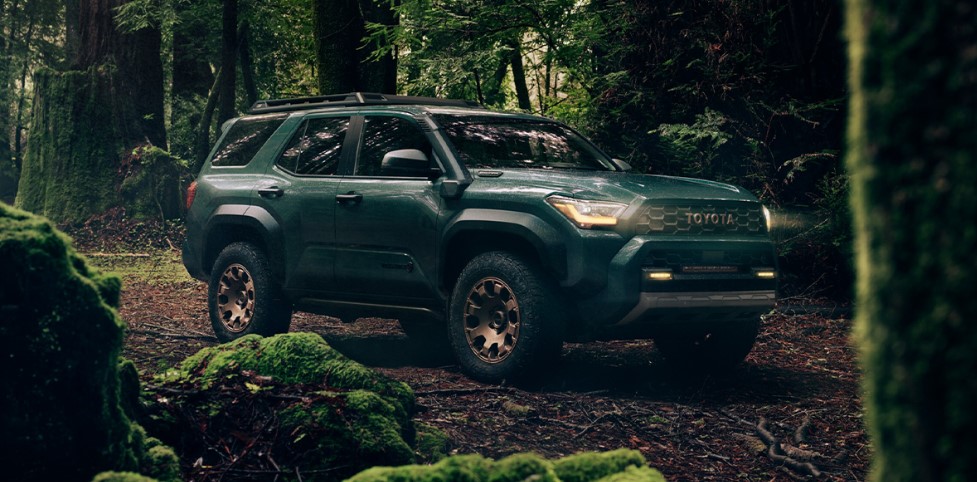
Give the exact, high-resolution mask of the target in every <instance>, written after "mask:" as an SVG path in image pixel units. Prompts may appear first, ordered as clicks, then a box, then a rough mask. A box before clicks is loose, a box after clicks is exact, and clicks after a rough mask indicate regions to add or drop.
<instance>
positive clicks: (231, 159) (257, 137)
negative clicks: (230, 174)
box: [210, 114, 288, 167]
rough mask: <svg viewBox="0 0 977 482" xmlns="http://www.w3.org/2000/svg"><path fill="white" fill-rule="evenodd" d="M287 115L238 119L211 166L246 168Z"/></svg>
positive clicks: (222, 142)
mask: <svg viewBox="0 0 977 482" xmlns="http://www.w3.org/2000/svg"><path fill="white" fill-rule="evenodd" d="M286 117H288V116H287V115H285V114H276V115H264V116H256V117H245V118H241V119H238V121H237V122H235V123H234V124H233V125H231V130H230V131H229V132H228V133H227V135H225V136H224V139H223V140H221V143H220V145H219V146H218V147H217V151H215V152H214V157H213V158H211V160H210V164H211V165H212V166H218V167H231V166H244V165H246V164H247V163H249V162H251V158H253V157H254V155H255V154H257V153H258V149H261V146H263V145H264V144H265V141H267V140H268V138H269V137H271V135H272V134H273V133H274V132H275V130H276V129H278V127H279V126H281V125H282V122H284V121H285V118H286Z"/></svg>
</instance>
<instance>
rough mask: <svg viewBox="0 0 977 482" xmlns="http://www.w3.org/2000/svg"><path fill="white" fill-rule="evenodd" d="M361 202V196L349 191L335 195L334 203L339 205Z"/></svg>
mask: <svg viewBox="0 0 977 482" xmlns="http://www.w3.org/2000/svg"><path fill="white" fill-rule="evenodd" d="M362 200H363V195H362V194H360V193H358V192H353V191H350V192H348V193H346V194H337V195H336V202H338V203H340V204H348V203H354V204H355V203H358V202H360V201H362Z"/></svg>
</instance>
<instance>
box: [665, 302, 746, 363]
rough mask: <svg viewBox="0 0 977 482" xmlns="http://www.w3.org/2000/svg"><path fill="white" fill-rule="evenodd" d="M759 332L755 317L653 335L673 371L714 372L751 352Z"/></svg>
mask: <svg viewBox="0 0 977 482" xmlns="http://www.w3.org/2000/svg"><path fill="white" fill-rule="evenodd" d="M759 330H760V317H759V315H758V316H757V319H756V321H739V322H731V323H724V324H721V325H716V326H713V327H710V328H708V329H702V330H695V331H685V330H678V329H676V330H672V331H667V332H663V333H660V334H658V335H656V336H655V337H654V340H655V346H656V347H657V348H658V351H659V352H661V354H662V355H663V356H664V357H665V361H666V362H667V363H668V364H669V365H670V366H671V367H672V368H675V369H678V370H680V371H685V372H698V373H714V372H722V371H727V370H731V369H733V368H734V367H736V366H737V365H739V364H740V363H741V362H742V361H743V360H744V359H745V358H746V356H747V355H749V354H750V350H752V349H753V344H754V342H756V337H757V334H758V333H759Z"/></svg>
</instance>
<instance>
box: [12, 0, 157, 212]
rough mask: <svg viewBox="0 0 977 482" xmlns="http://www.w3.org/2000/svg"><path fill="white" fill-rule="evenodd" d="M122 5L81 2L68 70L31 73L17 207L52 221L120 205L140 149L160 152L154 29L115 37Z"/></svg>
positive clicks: (111, 0)
mask: <svg viewBox="0 0 977 482" xmlns="http://www.w3.org/2000/svg"><path fill="white" fill-rule="evenodd" d="M124 3H126V0H84V1H82V2H81V3H80V4H79V8H78V12H77V13H78V15H77V19H78V28H77V31H78V35H77V40H78V45H76V46H72V47H71V48H70V49H69V50H70V51H72V52H74V53H75V57H74V58H73V59H69V61H70V62H69V63H70V65H71V70H67V71H56V70H51V69H46V70H41V71H38V72H37V73H36V74H35V76H34V88H35V90H34V101H33V104H34V115H33V117H32V120H31V128H30V131H29V138H28V146H29V148H28V151H27V155H26V157H25V159H24V164H23V169H22V172H21V177H20V183H19V188H18V193H17V201H16V202H17V204H18V205H19V206H21V207H23V208H25V209H27V210H30V211H33V212H36V213H40V214H43V215H45V216H48V217H50V218H52V219H53V220H55V221H59V222H64V221H78V220H81V219H84V218H86V217H88V216H90V215H92V214H96V213H100V212H103V211H105V210H106V209H109V208H111V207H116V206H123V205H124V204H125V203H124V199H123V194H122V185H123V181H124V180H125V177H126V176H129V175H132V174H134V173H135V172H136V171H139V170H140V169H139V168H137V167H136V165H135V164H136V163H135V162H134V161H135V159H134V158H133V157H132V156H130V155H129V153H131V152H132V151H133V149H134V148H135V147H137V146H140V145H145V144H153V145H156V146H160V147H165V146H166V131H165V127H164V119H163V69H162V61H161V59H160V44H161V40H160V39H161V35H160V31H159V29H158V28H154V27H151V26H144V27H142V28H139V29H137V30H135V31H123V30H122V29H120V28H119V27H118V25H117V23H116V19H115V13H116V12H117V11H118V9H119V7H120V6H122V5H123V4H124Z"/></svg>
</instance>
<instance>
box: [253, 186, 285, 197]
mask: <svg viewBox="0 0 977 482" xmlns="http://www.w3.org/2000/svg"><path fill="white" fill-rule="evenodd" d="M283 194H285V190H284V189H282V188H280V187H278V186H271V187H262V188H258V195H260V196H261V197H282V195H283Z"/></svg>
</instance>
